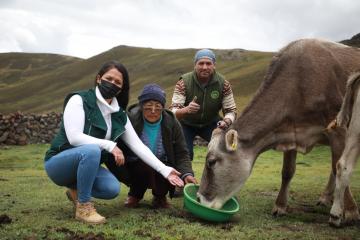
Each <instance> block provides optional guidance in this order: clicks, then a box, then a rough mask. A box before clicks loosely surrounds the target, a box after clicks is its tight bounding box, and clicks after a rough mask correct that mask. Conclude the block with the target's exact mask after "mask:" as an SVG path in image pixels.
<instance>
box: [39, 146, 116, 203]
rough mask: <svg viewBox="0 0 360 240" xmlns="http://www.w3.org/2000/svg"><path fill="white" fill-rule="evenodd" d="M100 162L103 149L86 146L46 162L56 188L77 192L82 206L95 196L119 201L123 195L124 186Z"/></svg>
mask: <svg viewBox="0 0 360 240" xmlns="http://www.w3.org/2000/svg"><path fill="white" fill-rule="evenodd" d="M100 159H101V150H100V148H99V146H97V145H94V144H88V145H82V146H79V147H75V148H71V149H68V150H65V151H62V152H60V153H58V154H57V155H55V156H53V157H51V158H50V159H49V160H47V161H46V162H45V170H46V173H47V174H48V176H49V178H50V179H51V180H52V181H53V182H54V183H55V184H57V185H59V186H66V187H68V188H72V189H77V192H78V201H79V202H80V203H85V202H88V201H90V199H91V196H93V197H95V198H101V199H112V198H115V197H116V196H117V195H118V194H119V192H120V183H119V182H118V180H117V179H116V178H115V177H114V175H112V174H111V173H110V172H109V171H108V170H107V169H105V168H103V167H101V166H100Z"/></svg>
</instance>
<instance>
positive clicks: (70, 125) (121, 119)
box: [45, 61, 183, 224]
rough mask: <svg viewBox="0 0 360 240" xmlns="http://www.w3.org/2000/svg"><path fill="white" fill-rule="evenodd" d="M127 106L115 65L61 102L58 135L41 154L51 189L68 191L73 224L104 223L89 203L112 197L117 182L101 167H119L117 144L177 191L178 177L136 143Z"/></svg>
mask: <svg viewBox="0 0 360 240" xmlns="http://www.w3.org/2000/svg"><path fill="white" fill-rule="evenodd" d="M128 101H129V77H128V73H127V70H126V68H125V67H124V66H123V65H122V64H120V63H118V62H115V61H111V62H107V63H105V64H104V65H103V66H102V68H101V69H100V70H99V72H98V73H97V74H96V78H95V87H94V88H92V89H89V90H87V91H79V92H74V93H71V94H69V95H68V96H67V97H66V98H65V103H64V106H65V109H64V115H63V119H62V123H61V127H60V131H59V133H58V134H57V135H56V136H55V138H54V140H53V141H52V143H51V146H50V149H49V150H48V151H47V152H46V155H45V170H46V173H47V174H48V176H49V178H50V179H51V180H52V181H53V182H54V183H55V184H57V185H59V186H65V187H67V188H68V191H67V192H66V194H67V196H68V198H69V199H70V200H71V201H72V203H73V204H74V206H75V209H76V210H75V218H76V219H78V220H80V221H83V222H86V223H92V224H100V223H104V222H105V217H103V216H101V215H100V214H98V213H97V212H96V210H95V207H94V205H93V203H92V202H91V197H96V198H101V199H111V198H115V197H116V196H117V195H118V193H119V191H120V185H119V182H118V181H117V179H116V178H115V177H114V176H113V175H112V174H111V173H110V172H109V171H108V170H107V169H105V168H104V167H102V166H101V163H102V162H105V161H107V162H112V163H114V164H116V165H119V166H120V165H123V164H124V161H125V158H124V155H123V153H122V151H121V149H120V148H119V147H118V146H117V141H119V140H120V139H121V140H122V142H123V143H125V144H126V145H127V146H128V147H129V148H130V149H131V150H132V151H133V152H134V153H135V154H136V155H137V156H138V157H139V159H141V160H142V161H144V162H145V163H146V164H147V165H148V166H150V167H151V168H152V169H154V171H156V172H158V173H159V176H162V178H164V182H166V183H168V184H169V185H172V184H174V185H176V186H183V181H182V180H181V179H180V178H179V177H178V174H179V172H177V171H176V170H175V169H173V168H171V167H168V166H166V165H165V164H164V163H162V162H161V161H160V160H159V159H158V158H157V157H156V156H155V155H154V154H153V153H152V152H151V151H150V150H149V148H147V147H146V146H145V145H144V144H143V143H142V141H141V140H140V139H139V138H138V136H137V134H136V133H135V131H134V128H133V126H132V125H131V122H130V121H128V117H127V115H126V113H125V112H124V110H123V109H125V108H126V106H127V104H128ZM166 179H167V180H166Z"/></svg>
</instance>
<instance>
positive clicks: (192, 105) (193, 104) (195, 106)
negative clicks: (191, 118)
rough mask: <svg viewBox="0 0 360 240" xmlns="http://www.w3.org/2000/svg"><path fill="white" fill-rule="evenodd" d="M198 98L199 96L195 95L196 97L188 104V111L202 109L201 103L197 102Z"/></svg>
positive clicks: (191, 112)
mask: <svg viewBox="0 0 360 240" xmlns="http://www.w3.org/2000/svg"><path fill="white" fill-rule="evenodd" d="M196 99H197V97H196V96H195V97H194V99H193V100H192V101H191V102H190V103H189V105H187V106H186V107H185V108H186V113H190V114H193V113H197V112H198V111H199V110H200V105H199V104H197V103H196Z"/></svg>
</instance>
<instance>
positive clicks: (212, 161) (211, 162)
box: [208, 159, 216, 168]
mask: <svg viewBox="0 0 360 240" xmlns="http://www.w3.org/2000/svg"><path fill="white" fill-rule="evenodd" d="M215 163H216V159H211V160H208V166H209V168H212V167H213V166H214V165H215Z"/></svg>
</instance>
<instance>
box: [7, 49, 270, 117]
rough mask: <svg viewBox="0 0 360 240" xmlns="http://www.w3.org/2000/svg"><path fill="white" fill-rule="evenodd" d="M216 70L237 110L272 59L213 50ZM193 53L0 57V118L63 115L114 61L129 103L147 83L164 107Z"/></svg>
mask: <svg viewBox="0 0 360 240" xmlns="http://www.w3.org/2000/svg"><path fill="white" fill-rule="evenodd" d="M214 51H215V53H216V55H217V59H218V61H217V62H218V63H217V70H218V71H219V72H221V73H222V74H224V75H225V76H226V77H227V79H228V80H229V81H230V82H231V84H232V85H233V89H234V92H235V95H236V101H237V102H238V104H239V108H240V109H241V108H242V107H244V106H245V104H246V103H247V102H248V100H249V98H250V97H251V96H252V94H253V93H254V91H255V90H256V89H257V87H258V86H259V83H260V81H261V80H262V78H263V76H264V74H265V71H266V67H267V65H268V63H269V61H270V58H271V56H272V53H264V52H255V51H245V50H242V49H232V50H214ZM195 52H196V49H180V50H160V49H151V48H136V47H128V46H118V47H115V48H113V49H111V50H109V51H106V52H104V53H102V54H99V55H97V56H94V57H92V58H89V59H78V58H71V57H66V56H59V55H54V54H31V53H3V54H0V112H1V113H9V112H15V111H18V110H19V111H22V112H35V113H42V112H49V111H58V112H59V111H62V103H63V99H64V97H65V95H66V94H67V93H69V92H71V91H75V90H80V89H87V88H89V87H92V86H93V84H94V79H95V75H96V73H97V71H98V69H99V68H100V67H101V65H102V64H103V63H104V62H106V61H108V60H118V61H120V62H122V63H123V64H124V65H125V66H126V67H127V69H128V71H129V74H130V84H131V85H130V91H131V92H130V103H134V102H136V101H137V96H138V95H139V92H140V91H141V89H142V87H143V86H144V85H145V84H146V83H150V82H156V83H158V84H159V85H160V86H162V87H163V88H164V89H165V91H166V93H167V105H169V103H170V101H171V96H172V91H173V89H174V85H175V83H176V81H177V80H178V78H179V76H180V75H181V74H183V73H186V72H188V71H191V70H192V69H193V56H194V53H195Z"/></svg>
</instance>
